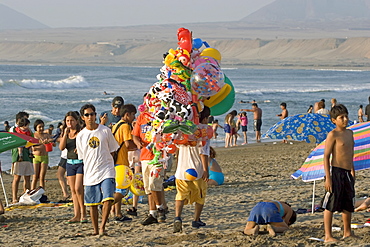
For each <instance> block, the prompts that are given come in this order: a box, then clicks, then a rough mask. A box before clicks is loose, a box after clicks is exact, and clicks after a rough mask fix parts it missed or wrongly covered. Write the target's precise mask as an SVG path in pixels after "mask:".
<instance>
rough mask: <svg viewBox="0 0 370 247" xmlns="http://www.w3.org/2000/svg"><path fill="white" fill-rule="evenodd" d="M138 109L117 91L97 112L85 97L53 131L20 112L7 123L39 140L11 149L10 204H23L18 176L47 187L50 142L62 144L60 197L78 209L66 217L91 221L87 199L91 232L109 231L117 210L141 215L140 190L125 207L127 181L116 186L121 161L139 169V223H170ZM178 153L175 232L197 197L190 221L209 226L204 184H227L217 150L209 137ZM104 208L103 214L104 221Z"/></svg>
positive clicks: (146, 122)
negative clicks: (144, 204) (191, 175)
mask: <svg viewBox="0 0 370 247" xmlns="http://www.w3.org/2000/svg"><path fill="white" fill-rule="evenodd" d="M137 112H138V109H137V107H136V106H134V105H132V104H124V99H123V98H122V97H120V96H117V97H115V98H114V99H113V101H112V109H111V110H108V111H104V112H102V113H101V114H100V115H99V117H97V112H96V109H95V106H93V105H92V104H85V105H83V106H82V107H81V109H80V110H79V111H69V112H67V113H66V114H65V117H64V119H63V121H62V123H61V124H58V127H57V129H56V133H55V134H54V135H52V134H53V131H52V129H51V128H52V126H49V129H48V130H44V125H45V124H44V122H43V121H42V120H41V119H37V120H36V121H35V122H34V130H33V131H32V130H31V129H30V128H29V125H30V121H29V119H28V118H29V114H28V113H26V112H19V113H17V114H16V122H15V126H13V127H11V128H8V129H6V130H7V131H9V132H17V133H22V134H25V135H29V136H33V137H35V138H37V139H39V144H36V145H34V146H32V147H30V148H26V147H19V148H16V149H13V150H12V169H11V174H12V175H13V177H14V179H13V183H12V204H13V205H16V204H17V203H19V195H18V191H19V190H18V186H19V183H20V180H21V177H23V181H24V184H23V193H26V192H27V191H31V190H35V189H37V188H42V189H43V190H45V191H46V192H47V188H46V187H45V175H46V171H47V169H48V167H49V162H48V161H49V159H48V152H49V151H51V149H52V148H51V147H49V149H48V146H50V145H51V146H53V147H58V148H59V149H60V150H61V158H60V162H59V164H58V170H57V177H58V180H59V183H60V186H61V191H62V193H63V200H61V202H67V201H68V200H69V199H70V198H71V199H72V202H73V207H74V216H73V217H72V218H71V219H69V220H67V221H66V223H68V224H73V223H87V222H88V218H87V211H86V206H89V207H90V218H91V222H92V225H93V235H104V234H105V233H106V231H105V225H106V223H107V221H108V217H109V216H110V215H114V216H113V217H114V221H116V222H127V221H131V220H132V218H130V217H128V215H132V216H137V210H138V209H137V206H138V198H139V197H138V196H137V195H134V198H133V205H132V207H130V208H128V209H127V210H126V211H125V212H122V210H121V202H122V198H123V197H124V196H126V195H127V194H128V193H129V188H124V189H122V188H118V187H119V186H118V185H117V183H116V182H115V181H116V180H117V177H119V176H120V177H122V176H124V174H119V172H117V171H118V170H117V169H116V167H117V166H126V167H128V169H131V170H132V172H133V173H134V174H137V173H141V174H142V175H141V176H142V180H143V184H144V190H145V193H146V194H147V196H148V204H149V205H148V206H149V213H148V215H147V217H146V218H145V219H144V220H143V221H142V222H141V223H142V224H143V225H150V224H153V223H158V222H166V215H167V214H168V211H169V210H168V207H167V204H166V200H165V195H164V187H163V182H164V178H165V169H160V168H158V166H156V164H155V163H152V162H151V161H152V160H153V158H154V156H155V154H154V153H153V151H151V150H150V149H148V148H146V147H147V146H148V145H149V143H148V141H147V138H146V136H145V135H146V134H147V132H149V131H150V129H151V126H150V119H148V118H147V115H146V114H145V110H142V111H141V112H140V114H139V116H138V117H137V118H136V113H137ZM209 115H210V109H209V108H208V107H205V108H204V109H203V111H202V112H201V113H200V125H208V117H209ZM98 122H99V123H98ZM7 125H9V124H8V123H7ZM175 155H176V157H177V161H178V162H177V163H178V165H177V169H176V173H175V177H176V189H177V195H176V207H175V219H174V232H180V231H182V219H181V215H182V210H183V207H184V205H185V204H188V203H195V216H194V219H193V221H192V227H194V228H199V227H202V226H205V225H206V223H204V222H203V221H201V219H200V214H201V212H202V209H203V205H204V202H205V195H206V191H207V186H208V185H221V184H223V182H224V174H223V172H222V169H221V167H220V165H219V164H218V162H217V160H216V151H215V150H214V149H213V148H212V147H210V142H209V141H207V142H206V143H205V144H203V145H201V146H198V145H196V146H183V145H179V146H178V151H177V153H176V154H175ZM189 168H192V169H195V170H196V172H197V173H198V177H199V178H201V179H196V180H194V181H189V180H188V179H187V178H186V177H185V174H186V171H187V169H189ZM153 174H155V175H154V176H153ZM31 176H32V181H31ZM67 181H68V183H67ZM67 184H68V185H69V190H68V188H67ZM68 191H70V193H71V195H70V193H69V192H68ZM0 211H1V208H0ZM99 211H100V212H101V215H102V220H101V223H100V226H99V225H98V216H99ZM2 212H4V210H2Z"/></svg>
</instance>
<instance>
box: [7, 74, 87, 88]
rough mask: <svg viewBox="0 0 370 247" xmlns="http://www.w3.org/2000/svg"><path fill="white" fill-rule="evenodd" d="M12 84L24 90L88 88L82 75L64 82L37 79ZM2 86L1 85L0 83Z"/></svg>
mask: <svg viewBox="0 0 370 247" xmlns="http://www.w3.org/2000/svg"><path fill="white" fill-rule="evenodd" d="M8 83H10V84H16V85H18V86H20V87H23V88H28V89H49V88H53V89H67V88H84V87H88V85H89V84H88V83H87V82H86V80H85V78H84V77H83V76H80V75H77V76H75V75H73V76H70V77H68V78H66V79H62V80H56V81H52V80H37V79H23V80H10V81H8ZM0 86H1V83H0Z"/></svg>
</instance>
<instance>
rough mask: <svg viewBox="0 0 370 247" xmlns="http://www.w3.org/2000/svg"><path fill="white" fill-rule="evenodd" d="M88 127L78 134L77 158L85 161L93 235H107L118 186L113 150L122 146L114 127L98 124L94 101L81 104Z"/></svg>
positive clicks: (87, 197) (86, 191) (88, 204)
mask: <svg viewBox="0 0 370 247" xmlns="http://www.w3.org/2000/svg"><path fill="white" fill-rule="evenodd" d="M80 113H81V117H82V119H83V120H84V121H85V124H86V127H85V128H84V129H83V130H81V131H80V132H79V133H78V134H77V137H76V146H77V154H78V159H81V160H83V161H84V186H85V195H84V199H85V205H86V206H90V216H91V221H92V224H93V228H94V232H93V235H98V234H99V235H104V234H105V225H106V223H107V220H108V216H109V212H110V210H111V207H112V203H113V201H114V197H113V194H114V191H115V188H116V182H115V176H116V172H115V169H114V160H113V157H112V153H113V152H114V151H116V150H117V149H118V148H119V145H118V143H117V141H116V140H115V139H114V137H113V134H112V132H111V130H110V129H109V128H108V127H106V126H104V125H101V124H97V123H96V122H95V121H96V111H95V107H94V106H93V105H92V104H86V105H84V106H82V107H81V110H80ZM100 204H103V209H102V221H101V225H100V228H99V227H98V205H100Z"/></svg>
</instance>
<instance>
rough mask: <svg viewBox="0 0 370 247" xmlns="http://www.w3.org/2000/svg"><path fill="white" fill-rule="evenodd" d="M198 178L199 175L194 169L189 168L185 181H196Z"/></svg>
mask: <svg viewBox="0 0 370 247" xmlns="http://www.w3.org/2000/svg"><path fill="white" fill-rule="evenodd" d="M197 177H198V173H197V171H196V170H195V169H194V168H189V169H187V170H186V171H185V179H187V180H190V181H194V180H195V179H197Z"/></svg>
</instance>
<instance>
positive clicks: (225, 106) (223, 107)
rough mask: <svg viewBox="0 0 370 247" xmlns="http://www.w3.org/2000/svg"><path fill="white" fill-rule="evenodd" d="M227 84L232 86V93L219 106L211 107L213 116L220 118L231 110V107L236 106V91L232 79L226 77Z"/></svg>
mask: <svg viewBox="0 0 370 247" xmlns="http://www.w3.org/2000/svg"><path fill="white" fill-rule="evenodd" d="M225 83H226V84H228V85H230V86H231V88H232V89H231V92H230V93H229V94H228V95H227V96H226V98H225V99H224V100H222V101H221V102H220V103H218V104H217V105H215V106H213V107H211V115H212V116H219V115H222V114H224V113H226V112H228V111H229V110H230V108H231V107H233V105H234V101H235V90H234V86H233V84H232V82H231V81H230V79H229V78H228V77H227V76H226V75H225Z"/></svg>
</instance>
